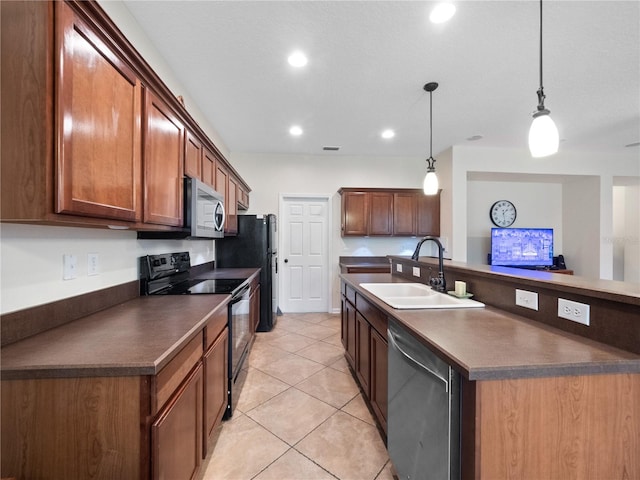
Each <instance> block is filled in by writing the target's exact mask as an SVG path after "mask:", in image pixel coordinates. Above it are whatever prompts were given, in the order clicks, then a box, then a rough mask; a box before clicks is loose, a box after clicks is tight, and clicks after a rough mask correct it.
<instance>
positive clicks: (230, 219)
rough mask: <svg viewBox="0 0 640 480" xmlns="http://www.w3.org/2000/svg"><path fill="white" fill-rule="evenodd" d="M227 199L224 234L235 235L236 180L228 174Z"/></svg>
mask: <svg viewBox="0 0 640 480" xmlns="http://www.w3.org/2000/svg"><path fill="white" fill-rule="evenodd" d="M227 193H228V194H229V195H228V198H229V201H228V202H226V203H225V205H224V206H225V209H226V210H227V228H226V229H225V233H226V234H230V235H235V234H236V233H238V182H237V181H236V179H235V178H233V177H232V176H231V175H229V189H228V192H227Z"/></svg>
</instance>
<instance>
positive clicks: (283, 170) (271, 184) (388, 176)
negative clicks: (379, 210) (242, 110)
mask: <svg viewBox="0 0 640 480" xmlns="http://www.w3.org/2000/svg"><path fill="white" fill-rule="evenodd" d="M231 162H232V163H233V165H234V167H235V168H236V169H237V170H238V172H240V174H241V175H242V176H243V177H244V179H245V180H246V181H247V183H248V184H249V185H251V187H252V189H253V190H252V191H251V195H250V210H249V211H247V213H251V214H260V213H276V214H277V213H278V211H279V205H278V201H279V195H280V194H324V195H329V196H330V198H331V208H332V210H331V212H332V213H331V216H332V225H331V226H330V232H329V238H330V240H329V241H330V246H329V249H330V252H331V259H330V269H331V276H332V278H331V279H330V284H331V286H332V292H331V297H332V303H331V304H332V309H333V310H337V309H339V307H340V297H339V295H338V290H339V281H338V273H339V268H338V257H340V256H385V255H410V254H411V253H413V250H414V249H415V246H416V243H417V239H416V238H364V237H360V238H342V237H341V236H340V200H341V198H340V195H339V194H338V190H339V189H340V188H341V187H384V188H421V187H422V180H423V178H424V175H425V173H426V164H425V161H424V159H423V158H389V157H355V156H344V155H310V156H297V155H268V154H264V155H258V154H234V153H232V155H231ZM436 168H438V165H437V166H436ZM434 253H435V252H434V251H433V247H432V246H431V245H425V246H424V248H423V251H422V254H423V255H429V254H431V255H433V254H434Z"/></svg>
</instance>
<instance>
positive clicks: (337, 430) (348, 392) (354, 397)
mask: <svg viewBox="0 0 640 480" xmlns="http://www.w3.org/2000/svg"><path fill="white" fill-rule="evenodd" d="M247 369H248V374H247V380H246V382H245V385H244V388H243V390H242V394H241V395H240V398H239V400H238V407H237V409H236V411H235V413H234V415H233V418H232V419H231V420H228V421H226V422H223V425H222V430H221V433H220V436H219V438H218V441H217V444H216V446H215V448H214V449H213V451H211V452H210V453H209V456H208V457H207V459H206V460H205V464H204V465H203V468H202V474H201V477H200V478H201V479H203V480H251V479H255V480H271V479H273V480H325V479H326V480H335V479H339V480H392V479H393V474H392V467H391V463H390V462H389V456H388V454H387V450H386V448H385V446H384V443H383V441H382V439H381V437H380V434H379V432H378V430H377V428H376V426H375V422H374V420H373V418H372V416H371V413H370V412H369V410H368V409H367V406H366V405H365V403H364V400H363V398H362V396H361V394H360V391H359V389H358V386H357V385H356V383H355V381H354V380H353V377H352V376H351V374H350V372H349V369H348V367H347V363H346V361H345V359H344V350H343V348H342V344H341V342H340V316H339V315H331V314H328V313H306V314H285V315H283V316H280V317H278V321H277V324H276V327H275V328H274V329H273V330H272V331H271V332H268V333H258V334H257V338H256V341H255V343H254V345H253V348H252V350H251V354H250V356H249V361H248V366H247Z"/></svg>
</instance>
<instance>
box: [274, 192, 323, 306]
mask: <svg viewBox="0 0 640 480" xmlns="http://www.w3.org/2000/svg"><path fill="white" fill-rule="evenodd" d="M294 198H298V199H303V200H305V201H306V200H308V201H313V200H323V201H324V200H326V202H327V232H326V234H327V264H326V266H325V273H326V279H327V280H326V282H327V285H326V287H327V312H328V313H333V291H332V285H333V277H332V274H331V259H332V258H333V237H332V235H331V226H332V225H333V203H332V201H331V200H332V198H333V196H332V195H331V194H327V193H280V194H279V196H278V218H279V220H278V223H279V224H280V225H279V226H278V263H281V258H283V256H282V245H283V240H284V239H283V230H284V229H283V227H282V225H283V224H284V217H285V209H284V205H285V202H286V201H287V200H288V199H294ZM278 268H280V271H282V265H278ZM283 283H284V275H282V274H279V275H278V296H281V295H282V292H284V285H283ZM278 304H280V298H278Z"/></svg>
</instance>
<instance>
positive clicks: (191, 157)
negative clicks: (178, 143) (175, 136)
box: [184, 130, 203, 180]
mask: <svg viewBox="0 0 640 480" xmlns="http://www.w3.org/2000/svg"><path fill="white" fill-rule="evenodd" d="M202 149H203V148H202V143H200V140H198V139H197V138H196V136H195V135H193V134H192V133H191V132H189V131H188V130H187V135H186V137H185V143H184V174H185V176H187V177H191V178H197V179H198V180H202Z"/></svg>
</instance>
